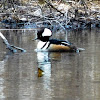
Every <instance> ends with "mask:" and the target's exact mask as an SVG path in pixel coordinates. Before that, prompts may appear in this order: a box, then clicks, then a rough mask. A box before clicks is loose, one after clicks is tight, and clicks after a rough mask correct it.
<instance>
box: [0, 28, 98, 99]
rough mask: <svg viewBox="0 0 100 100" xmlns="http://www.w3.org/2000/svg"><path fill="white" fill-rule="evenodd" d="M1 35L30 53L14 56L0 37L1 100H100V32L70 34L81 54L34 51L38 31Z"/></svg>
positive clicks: (58, 36) (90, 31)
mask: <svg viewBox="0 0 100 100" xmlns="http://www.w3.org/2000/svg"><path fill="white" fill-rule="evenodd" d="M1 32H2V33H3V34H4V35H5V37H7V39H8V41H9V42H10V43H11V44H14V45H16V46H19V47H22V48H24V49H26V50H27V52H26V53H16V54H12V53H11V52H9V51H8V50H7V49H6V47H5V45H4V44H3V43H2V39H1V38H0V100H100V29H93V30H83V31H69V32H67V35H68V40H69V41H71V42H72V43H74V44H75V45H77V46H78V47H82V48H85V51H83V52H80V53H65V52H64V53H59V52H58V53H55V52H50V53H49V52H35V51H34V49H35V48H36V45H37V41H32V39H33V38H35V33H36V30H1ZM53 37H55V38H58V39H65V40H66V37H67V36H66V34H64V33H63V32H62V31H60V32H57V33H56V34H54V36H53Z"/></svg>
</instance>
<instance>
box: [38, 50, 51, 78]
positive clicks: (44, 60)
mask: <svg viewBox="0 0 100 100" xmlns="http://www.w3.org/2000/svg"><path fill="white" fill-rule="evenodd" d="M37 60H38V77H42V76H43V75H46V76H47V77H50V76H51V62H50V59H49V53H48V52H37Z"/></svg>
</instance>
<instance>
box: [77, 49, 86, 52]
mask: <svg viewBox="0 0 100 100" xmlns="http://www.w3.org/2000/svg"><path fill="white" fill-rule="evenodd" d="M84 50H85V49H84V48H77V50H76V52H81V51H84Z"/></svg>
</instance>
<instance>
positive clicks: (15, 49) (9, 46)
mask: <svg viewBox="0 0 100 100" xmlns="http://www.w3.org/2000/svg"><path fill="white" fill-rule="evenodd" d="M0 37H1V38H2V39H3V42H4V44H5V45H6V46H7V49H9V50H10V51H11V52H13V53H16V52H17V50H20V51H21V52H26V50H24V49H22V48H19V47H17V46H14V45H10V44H9V42H8V40H7V39H6V38H5V37H4V35H3V34H2V33H1V32H0Z"/></svg>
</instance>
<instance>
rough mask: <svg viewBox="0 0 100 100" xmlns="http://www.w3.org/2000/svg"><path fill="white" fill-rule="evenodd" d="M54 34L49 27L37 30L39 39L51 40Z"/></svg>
mask: <svg viewBox="0 0 100 100" xmlns="http://www.w3.org/2000/svg"><path fill="white" fill-rule="evenodd" d="M51 36H52V32H51V30H50V29H48V28H41V29H40V30H38V32H37V39H39V40H41V41H43V42H46V41H49V38H50V37H51Z"/></svg>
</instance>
